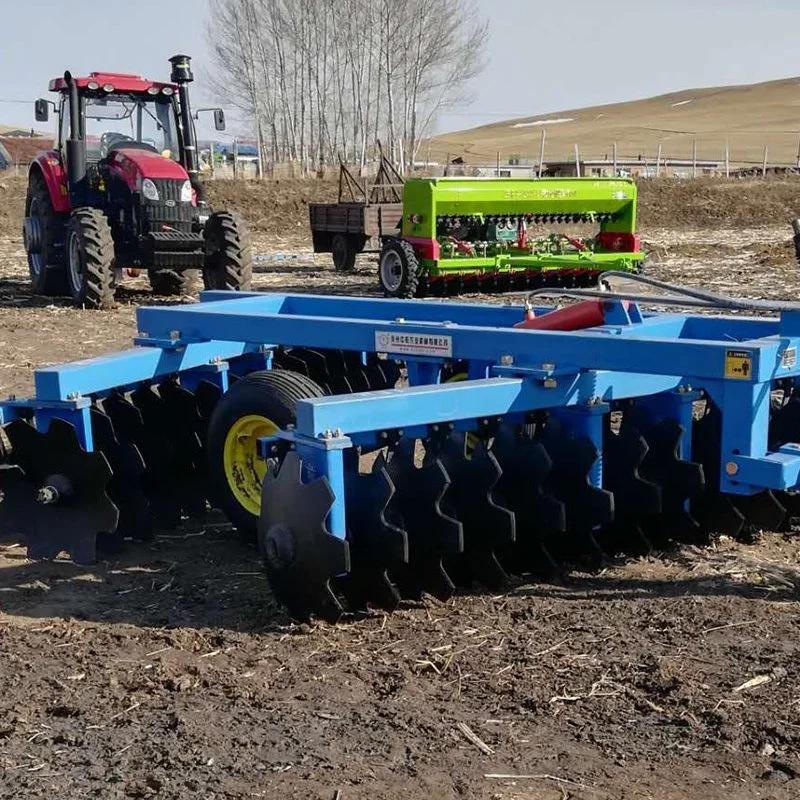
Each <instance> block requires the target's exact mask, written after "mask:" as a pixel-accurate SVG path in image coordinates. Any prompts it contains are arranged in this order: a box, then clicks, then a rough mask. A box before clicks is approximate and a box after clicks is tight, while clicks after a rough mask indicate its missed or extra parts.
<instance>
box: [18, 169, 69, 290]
mask: <svg viewBox="0 0 800 800" xmlns="http://www.w3.org/2000/svg"><path fill="white" fill-rule="evenodd" d="M64 217H65V215H64V214H58V213H56V212H55V211H54V210H53V204H52V202H51V201H50V192H49V191H48V190H47V186H46V184H45V182H44V178H42V176H41V174H40V173H39V172H34V173H33V175H31V180H30V184H29V185H28V196H27V198H26V200H25V223H24V227H23V232H22V233H23V240H24V242H25V250H26V251H27V253H28V270H29V271H30V275H31V287H32V289H33V293H34V294H43V295H46V296H48V297H53V296H55V295H60V294H66V293H67V280H66V274H65V272H64V256H63V252H60V251H59V249H58V247H57V242H58V240H59V239H60V238H61V235H62V232H63V229H64Z"/></svg>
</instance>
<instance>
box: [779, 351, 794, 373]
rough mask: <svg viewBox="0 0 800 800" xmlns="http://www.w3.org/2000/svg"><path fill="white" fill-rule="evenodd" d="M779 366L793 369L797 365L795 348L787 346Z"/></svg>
mask: <svg viewBox="0 0 800 800" xmlns="http://www.w3.org/2000/svg"><path fill="white" fill-rule="evenodd" d="M781 366H782V367H783V368H784V369H794V368H795V367H796V366H797V348H796V347H787V348H786V349H785V350H784V351H783V355H782V356H781Z"/></svg>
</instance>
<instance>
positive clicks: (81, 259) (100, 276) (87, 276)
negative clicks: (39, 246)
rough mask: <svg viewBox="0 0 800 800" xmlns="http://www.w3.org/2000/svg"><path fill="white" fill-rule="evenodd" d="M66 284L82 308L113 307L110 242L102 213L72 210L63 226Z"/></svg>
mask: <svg viewBox="0 0 800 800" xmlns="http://www.w3.org/2000/svg"><path fill="white" fill-rule="evenodd" d="M67 285H68V288H69V292H70V294H71V295H72V299H73V301H74V302H75V304H76V305H78V306H84V307H85V308H102V309H106V308H113V307H114V240H113V239H112V238H111V226H110V225H109V224H108V220H107V219H106V217H105V215H104V214H103V212H102V211H99V210H98V209H96V208H76V209H75V210H74V211H73V212H72V216H71V217H70V220H69V224H68V225H67Z"/></svg>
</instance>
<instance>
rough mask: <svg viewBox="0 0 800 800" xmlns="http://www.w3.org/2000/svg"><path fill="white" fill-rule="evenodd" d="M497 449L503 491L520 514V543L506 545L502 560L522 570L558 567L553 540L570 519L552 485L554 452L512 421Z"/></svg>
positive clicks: (502, 431)
mask: <svg viewBox="0 0 800 800" xmlns="http://www.w3.org/2000/svg"><path fill="white" fill-rule="evenodd" d="M491 451H492V454H493V455H494V456H495V458H496V459H497V462H498V464H499V466H500V469H501V476H500V481H499V482H498V484H497V489H498V492H499V493H500V495H501V496H502V497H503V499H504V502H505V503H506V504H507V506H508V507H509V508H510V509H511V510H512V511H513V512H514V517H515V543H514V545H513V547H506V548H501V550H500V561H501V563H502V564H503V565H504V567H505V568H506V569H507V570H509V571H511V572H516V573H520V572H531V571H532V572H537V573H548V572H553V571H554V570H555V571H557V569H558V567H557V565H556V564H555V562H554V561H553V559H552V556H551V554H550V551H549V549H548V547H547V543H548V542H549V541H550V540H551V539H553V537H558V536H560V535H562V534H563V533H564V531H566V526H567V517H566V510H565V508H564V503H562V502H561V501H560V500H559V499H557V498H556V497H555V496H554V495H553V494H552V493H551V492H550V491H549V489H548V488H547V481H548V479H549V476H550V472H551V470H552V466H553V462H552V461H551V459H550V456H548V455H547V451H546V450H545V448H544V446H543V445H542V444H541V443H540V442H536V441H534V440H532V439H531V438H530V437H529V436H524V435H521V434H520V432H519V431H517V430H515V429H513V428H511V427H510V426H508V425H501V426H500V428H499V429H498V430H497V433H496V435H495V437H494V441H493V442H492V447H491Z"/></svg>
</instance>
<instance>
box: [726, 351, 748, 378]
mask: <svg viewBox="0 0 800 800" xmlns="http://www.w3.org/2000/svg"><path fill="white" fill-rule="evenodd" d="M752 375H753V354H752V353H751V352H750V351H749V350H728V351H727V352H726V353H725V377H726V378H734V379H738V380H742V381H749V380H750V379H751V377H752Z"/></svg>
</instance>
